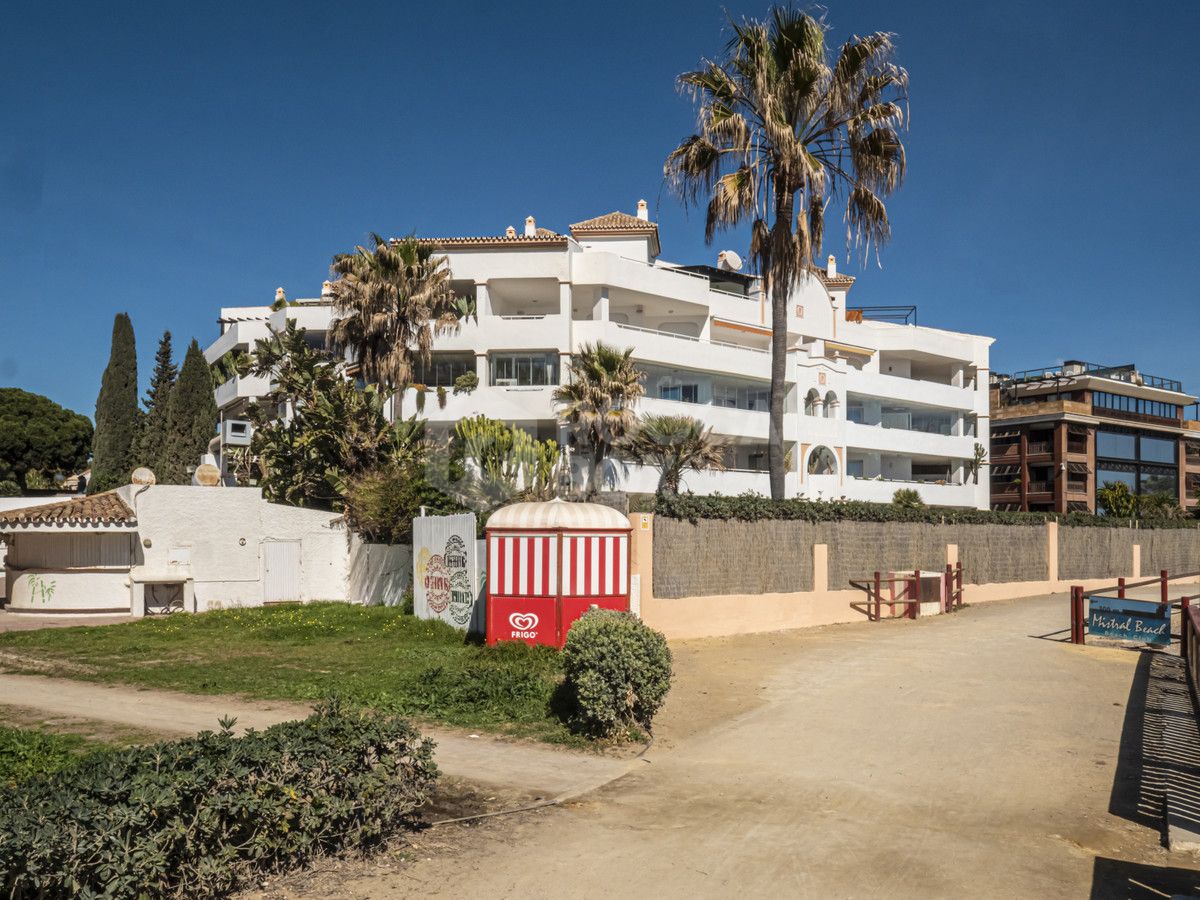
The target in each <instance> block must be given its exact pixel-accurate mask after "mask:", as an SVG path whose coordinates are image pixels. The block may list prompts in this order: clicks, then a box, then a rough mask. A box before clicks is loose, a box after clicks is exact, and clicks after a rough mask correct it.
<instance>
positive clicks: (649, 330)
mask: <svg viewBox="0 0 1200 900" xmlns="http://www.w3.org/2000/svg"><path fill="white" fill-rule="evenodd" d="M612 324H613V325H616V326H617V327H618V328H620V329H622V330H623V331H640V332H642V333H643V334H654V335H658V336H659V337H667V338H677V339H678V340H681V341H691V342H692V343H693V344H712V345H714V346H717V347H732V348H733V349H735V350H749V351H750V352H751V353H763V354H767V355H770V353H771V351H770V350H764V349H761V348H759V347H748V346H746V345H745V344H734V343H731V342H730V341H715V340H713V339H712V338H707V339H705V338H702V337H693V336H692V335H690V334H676V333H675V332H673V331H659V330H658V329H657V328H643V327H642V326H641V325H626V324H624V323H622V322H613V323H612Z"/></svg>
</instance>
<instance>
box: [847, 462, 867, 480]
mask: <svg viewBox="0 0 1200 900" xmlns="http://www.w3.org/2000/svg"><path fill="white" fill-rule="evenodd" d="M846 474H847V475H849V476H850V477H851V478H862V477H863V461H862V460H861V459H851V460H847V461H846Z"/></svg>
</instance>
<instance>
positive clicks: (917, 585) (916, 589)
mask: <svg viewBox="0 0 1200 900" xmlns="http://www.w3.org/2000/svg"><path fill="white" fill-rule="evenodd" d="M909 600H910V601H911V602H910V603H909V604H908V610H909V615H908V617H909V618H910V619H915V618H916V617H917V616H919V615H920V614H921V570H920V569H913V593H912V596H911V597H909Z"/></svg>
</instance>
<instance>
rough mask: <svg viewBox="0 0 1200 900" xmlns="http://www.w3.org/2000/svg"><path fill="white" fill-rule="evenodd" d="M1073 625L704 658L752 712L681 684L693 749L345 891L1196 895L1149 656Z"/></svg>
mask: <svg viewBox="0 0 1200 900" xmlns="http://www.w3.org/2000/svg"><path fill="white" fill-rule="evenodd" d="M1065 609H1066V601H1065V598H1063V597H1061V596H1059V597H1055V598H1053V599H1043V600H1033V601H1018V602H1012V603H994V604H988V605H984V606H980V607H975V608H969V609H966V610H963V611H962V612H960V613H958V614H956V615H954V616H952V617H946V618H939V619H930V620H924V621H919V622H912V623H910V622H891V623H881V624H878V625H868V624H862V625H855V626H844V627H833V628H825V629H815V630H811V631H807V632H795V633H790V634H785V635H771V636H759V637H748V638H738V639H730V640H726V641H708V642H695V643H690V644H686V645H682V646H681V647H680V648H679V649H680V654H679V655H680V658H681V663H682V668H683V669H684V670H685V671H684V678H686V669H687V668H688V667H694V666H696V665H697V664H699V663H700V662H702V661H703V660H705V659H708V660H710V661H712V662H713V664H714V665H715V666H717V667H718V668H720V667H722V666H727V661H728V657H729V656H730V654H733V655H735V656H736V657H737V658H739V659H740V660H742V661H743V663H744V666H745V668H744V669H743V670H739V671H732V670H729V669H728V668H726V669H725V670H724V671H723V672H722V671H718V672H717V673H715V674H714V673H713V672H709V673H708V674H707V675H706V677H707V678H708V679H709V680H710V681H712V682H713V683H714V684H715V683H718V682H720V681H722V680H723V679H725V678H731V679H733V680H734V681H736V682H738V683H739V684H740V688H739V689H740V690H741V691H742V696H743V698H744V701H745V702H746V704H747V709H746V711H745V712H744V713H742V714H740V715H737V716H735V717H734V718H732V719H730V720H728V721H727V722H725V723H724V724H722V725H719V726H717V727H715V728H712V729H710V730H708V731H706V732H704V733H700V734H692V735H690V736H687V735H686V731H687V723H686V715H681V712H680V708H681V707H688V706H691V707H692V708H693V709H696V708H698V706H697V704H699V703H702V702H703V700H702V699H700V700H698V699H697V697H696V696H695V692H694V691H691V690H689V689H688V687H687V685H686V684H685V683H682V681H683V679H681V684H680V691H679V695H678V698H677V699H678V700H679V701H680V705H679V706H678V707H676V708H675V709H674V710H668V713H667V722H666V723H664V730H665V731H666V732H668V733H672V732H674V733H676V734H679V733H685V736H684V737H683V738H682V739H679V740H674V741H671V743H673V745H674V746H671V747H669V748H663V749H660V750H658V751H657V752H655V751H652V752H651V753H650V754H649V757H648V760H649V762H648V763H646V764H644V765H643V766H642V767H641V768H640V769H637V770H635V771H634V772H633V773H632V774H630V775H628V776H626V777H625V778H622V779H620V780H618V781H616V782H613V783H612V784H610V785H608V786H607V787H605V788H604V789H602V790H601V791H599V792H597V793H596V794H593V795H590V796H589V797H588V798H587V799H586V800H585V801H584V802H578V803H575V804H572V805H570V806H568V807H565V808H555V809H550V810H545V811H540V812H538V813H534V814H527V815H523V816H521V817H519V818H515V819H512V820H507V825H505V826H493V827H491V828H489V829H488V830H487V831H486V833H480V834H470V835H463V836H462V844H461V845H460V847H458V848H453V847H452V848H451V849H449V850H443V851H442V852H440V853H437V854H435V855H433V856H432V857H431V858H422V859H418V860H417V861H416V862H414V863H412V864H411V865H408V866H406V867H405V868H404V870H403V872H401V873H396V874H391V875H380V874H374V875H370V876H365V877H363V878H361V879H353V878H343V879H341V881H340V883H339V885H338V890H337V891H336V892H335V895H336V896H344V897H388V896H396V897H399V896H426V897H550V896H553V897H567V898H582V897H626V896H655V897H693V898H694V897H725V896H731V895H737V896H740V897H822V898H824V897H914V898H915V897H920V898H928V897H963V896H973V897H1046V896H1056V897H1084V896H1093V897H1106V896H1113V897H1124V896H1129V895H1131V894H1132V895H1136V896H1143V894H1142V893H1138V892H1137V891H1136V890H1135V889H1134V888H1133V884H1134V883H1149V884H1152V885H1154V887H1155V889H1156V890H1160V891H1164V894H1165V895H1168V896H1169V895H1170V894H1172V893H1183V892H1188V893H1191V892H1193V891H1195V890H1196V889H1197V887H1198V886H1200V881H1198V880H1197V876H1196V873H1195V872H1193V871H1191V869H1192V867H1193V866H1194V865H1195V861H1194V860H1193V859H1192V858H1190V857H1183V858H1181V857H1180V856H1179V855H1177V854H1168V853H1167V851H1165V850H1163V849H1161V847H1160V845H1159V840H1160V833H1159V831H1158V830H1157V829H1156V828H1155V827H1152V824H1153V823H1152V822H1150V821H1148V820H1147V818H1146V816H1145V814H1144V812H1139V810H1138V808H1137V797H1136V794H1137V788H1138V784H1137V779H1138V777H1139V775H1138V772H1137V771H1136V767H1135V766H1134V761H1135V759H1136V758H1137V756H1138V751H1139V748H1138V747H1137V746H1136V745H1137V743H1139V742H1140V734H1139V733H1138V731H1137V729H1136V728H1127V727H1126V711H1127V710H1126V705H1127V702H1128V701H1129V699H1130V693H1131V688H1132V689H1133V690H1134V694H1135V695H1136V693H1137V690H1138V687H1137V686H1136V685H1135V672H1136V670H1137V669H1138V663H1139V658H1140V657H1141V654H1138V653H1136V652H1131V651H1122V650H1115V649H1101V648H1092V647H1087V648H1078V647H1072V646H1068V645H1063V644H1059V643H1054V642H1051V641H1049V640H1039V639H1037V638H1036V637H1033V636H1035V635H1043V634H1046V633H1048V632H1052V631H1055V630H1057V629H1060V628H1062V627H1063V625H1064V624H1065V622H1064V616H1065ZM746 671H749V672H752V673H755V674H756V675H758V676H761V680H760V681H759V682H758V683H757V684H755V681H756V678H755V677H754V675H751V676H749V677H747V675H746ZM758 688H761V690H759V689H758ZM1139 716H1140V712H1139V711H1138V710H1137V709H1136V708H1135V709H1134V710H1133V711H1132V712H1131V716H1130V720H1131V722H1132V721H1133V720H1134V719H1137V718H1138V717H1139ZM1123 733H1124V734H1125V736H1126V739H1125V746H1124V747H1122V735H1123ZM1161 895H1162V894H1157V893H1153V892H1149V893H1145V894H1144V896H1161Z"/></svg>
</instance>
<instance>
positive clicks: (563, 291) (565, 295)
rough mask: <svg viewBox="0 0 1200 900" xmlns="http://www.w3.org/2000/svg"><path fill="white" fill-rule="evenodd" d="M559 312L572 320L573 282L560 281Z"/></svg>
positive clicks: (568, 319)
mask: <svg viewBox="0 0 1200 900" xmlns="http://www.w3.org/2000/svg"><path fill="white" fill-rule="evenodd" d="M558 314H559V315H560V316H562V317H563V318H564V319H566V320H567V321H568V322H569V321H571V282H569V281H560V282H559V283H558Z"/></svg>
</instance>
